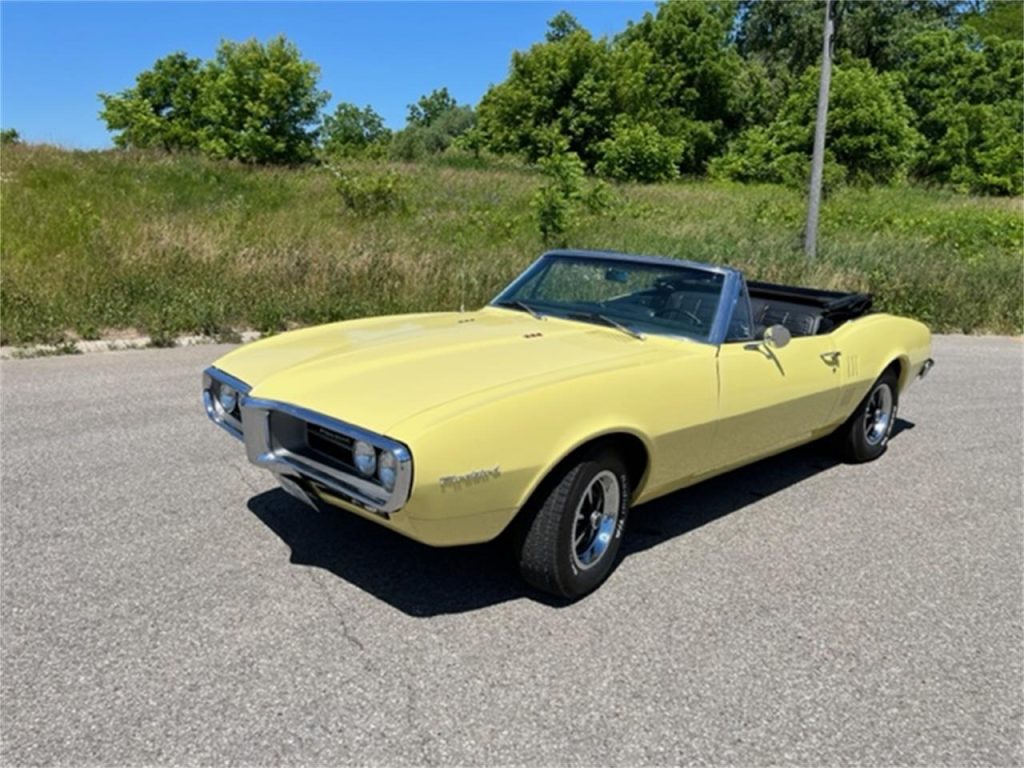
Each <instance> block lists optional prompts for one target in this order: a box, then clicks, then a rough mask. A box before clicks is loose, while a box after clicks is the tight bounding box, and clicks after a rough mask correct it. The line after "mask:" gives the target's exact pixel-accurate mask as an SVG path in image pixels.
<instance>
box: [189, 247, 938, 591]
mask: <svg viewBox="0 0 1024 768" xmlns="http://www.w3.org/2000/svg"><path fill="white" fill-rule="evenodd" d="M870 307H871V298H870V297H869V296H867V295H864V294H857V293H851V294H847V293H836V292H832V291H819V290H813V289H808V288H796V287H790V286H781V285H772V284H767V283H759V282H753V281H747V280H745V279H744V277H743V274H742V273H741V272H739V271H737V270H735V269H729V268H726V267H718V266H710V265H706V264H697V263H693V262H686V261H679V260H675V259H666V258H660V257H652V256H634V255H628V254H621V253H612V252H604V251H567V250H566V251H552V252H549V253H546V254H544V255H543V256H541V257H540V259H538V260H537V261H536V262H534V264H533V265H532V266H530V267H529V268H528V269H527V270H526V271H525V272H524V273H523V274H522V275H521V276H519V277H518V278H517V279H516V280H515V281H514V282H513V283H512V284H511V285H509V287H508V288H506V289H505V290H504V291H503V292H502V293H501V294H500V295H499V296H498V297H497V298H496V299H494V301H492V302H491V303H490V304H488V305H487V306H485V307H483V308H482V309H480V310H478V311H475V312H442V313H432V314H417V315H400V316H393V317H377V318H368V319H363V320H354V321H348V322H341V323H333V324H330V325H323V326H319V327H314V328H307V329H304V330H298V331H293V332H291V333H284V334H281V335H279V336H273V337H270V338H267V339H264V340H261V341H257V342H255V343H252V344H248V345H246V346H243V347H240V348H239V349H237V350H235V351H233V352H230V353H229V354H227V355H225V356H224V357H222V358H221V359H220V360H218V361H217V362H216V363H214V365H213V366H211V367H210V368H208V369H207V370H206V371H205V372H204V373H203V400H204V402H205V406H206V412H207V414H208V415H209V417H210V418H211V419H212V420H213V421H214V423H216V424H217V425H219V426H220V427H222V428H223V429H224V430H226V431H227V432H228V433H229V434H230V435H232V436H234V437H236V438H238V439H239V440H241V441H243V442H244V444H245V450H246V453H247V455H248V458H249V460H250V461H251V462H253V463H254V464H256V465H257V466H260V467H265V468H266V469H268V470H270V471H271V472H272V473H274V474H275V475H276V476H277V479H278V480H279V481H280V483H281V485H282V486H283V487H284V489H285V490H286V491H288V492H289V493H291V494H292V495H294V496H296V497H297V498H299V499H301V500H302V501H304V502H306V503H308V504H310V505H312V506H313V507H315V508H321V507H322V505H324V504H327V505H331V506H333V507H340V508H341V509H344V510H348V511H349V512H352V513H355V514H358V515H362V516H364V517H367V518H369V519H371V520H374V521H376V522H378V523H380V524H381V525H384V526H386V527H388V528H391V529H392V530H394V531H397V532H399V533H401V534H404V535H406V536H409V537H411V538H413V539H416V540H418V541H421V542H423V543H425V544H430V545H433V546H450V545H458V544H469V543H474V542H483V541H487V540H490V539H493V538H495V537H497V536H498V535H499V534H502V533H503V532H505V533H507V534H508V536H509V538H510V540H511V541H512V542H513V544H514V546H515V552H516V556H517V559H518V563H519V567H520V570H521V572H522V574H523V576H524V577H525V578H526V580H527V581H529V582H530V583H531V584H533V585H534V586H536V587H538V588H540V589H542V590H544V591H547V592H550V593H553V594H556V595H560V596H565V597H579V596H581V595H584V594H586V593H587V592H590V591H591V590H593V589H594V588H596V587H597V586H598V585H599V584H600V583H601V582H602V581H603V580H604V579H605V578H606V577H607V576H608V574H609V573H610V572H611V570H612V568H613V566H614V565H615V562H616V558H617V555H618V552H619V548H620V544H621V541H622V537H623V535H624V533H625V530H626V521H627V516H628V513H629V509H630V507H631V506H633V505H635V504H639V503H643V502H645V501H650V500H651V499H654V498H657V497H658V496H662V495H664V494H667V493H671V492H672V491H675V490H677V489H679V488H682V487H684V486H687V485H691V484H693V483H696V482H698V481H700V480H703V479H704V478H707V477H710V476H712V475H716V474H719V473H722V472H726V471H728V470H730V469H733V468H735V467H739V466H741V465H744V464H749V463H750V462H753V461H757V460H758V459H761V458H764V457H766V456H769V455H771V454H775V453H779V452H781V451H785V450H787V449H789V448H792V447H794V446H797V445H800V444H801V443H806V442H809V441H811V440H815V439H817V438H821V437H824V436H826V435H830V434H831V435H833V436H834V443H835V445H836V447H837V448H838V449H839V450H840V451H841V452H842V454H843V455H844V456H845V458H846V459H847V460H849V461H854V462H860V461H869V460H871V459H875V458H877V457H878V456H880V455H881V454H882V453H883V452H884V451H885V449H886V444H887V442H888V439H889V435H890V433H891V431H892V428H893V424H894V422H895V420H896V408H897V404H898V402H899V397H900V394H901V393H902V392H903V391H904V390H905V389H906V388H907V386H909V385H910V383H911V382H912V381H914V379H915V378H917V377H921V376H924V375H925V374H926V373H927V372H928V370H929V368H930V367H931V365H932V360H931V357H930V354H931V335H930V333H929V331H928V329H927V328H926V327H925V326H924V325H922V324H921V323H918V322H916V321H914V320H909V319H906V318H900V317H894V316H891V315H886V314H873V313H869V309H870Z"/></svg>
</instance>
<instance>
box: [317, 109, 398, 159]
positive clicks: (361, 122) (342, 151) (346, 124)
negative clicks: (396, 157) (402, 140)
mask: <svg viewBox="0 0 1024 768" xmlns="http://www.w3.org/2000/svg"><path fill="white" fill-rule="evenodd" d="M390 139H391V131H390V130H388V129H387V128H386V127H385V125H384V119H383V118H382V117H381V116H380V115H378V114H377V113H376V112H375V111H374V110H373V107H370V106H369V105H367V106H366V107H364V108H363V109H359V107H357V106H356V105H355V104H349V103H347V102H342V103H340V104H338V106H337V107H336V108H335V110H334V112H333V113H332V114H330V115H327V116H326V117H324V122H323V126H322V127H321V129H320V142H321V146H322V147H323V150H324V153H325V154H327V155H330V156H340V157H352V156H357V155H362V154H365V153H367V152H368V151H370V150H371V149H372V148H374V147H383V146H384V145H385V144H386V143H387V142H388V141H389V140H390Z"/></svg>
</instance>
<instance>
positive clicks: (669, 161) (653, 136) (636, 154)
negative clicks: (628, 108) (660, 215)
mask: <svg viewBox="0 0 1024 768" xmlns="http://www.w3.org/2000/svg"><path fill="white" fill-rule="evenodd" d="M598 151H599V153H600V155H601V159H600V160H599V161H598V163H597V167H596V170H597V172H598V173H599V174H600V175H601V176H606V177H608V178H610V179H615V180H616V181H643V182H655V181H668V180H669V179H673V178H675V177H676V176H678V175H679V171H678V164H679V159H680V157H681V155H682V154H683V142H682V141H681V140H679V139H671V138H668V137H666V136H662V135H661V134H660V133H659V132H658V129H657V128H655V127H654V126H653V125H651V124H650V123H636V124H630V123H629V122H627V121H624V120H620V121H618V122H617V123H616V124H615V128H614V129H613V132H612V138H610V139H606V140H604V141H602V142H601V143H600V144H599V145H598Z"/></svg>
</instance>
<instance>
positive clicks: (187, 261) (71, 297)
mask: <svg viewBox="0 0 1024 768" xmlns="http://www.w3.org/2000/svg"><path fill="white" fill-rule="evenodd" d="M480 165H481V164H479V163H473V162H469V161H466V160H463V161H460V163H459V166H460V167H455V165H454V164H450V163H434V164H418V165H402V164H396V165H392V166H389V168H390V169H391V171H393V172H394V173H396V174H398V176H399V177H400V179H399V180H400V184H399V188H400V190H401V194H402V195H403V196H404V199H403V205H402V206H400V207H398V208H397V210H395V211H392V212H384V213H379V214H376V215H360V213H359V212H358V211H355V210H352V208H351V206H346V205H344V204H343V202H342V199H341V196H340V195H339V193H338V191H337V189H336V178H335V176H333V175H332V174H331V173H330V172H329V171H328V170H327V169H324V168H313V167H307V168H301V169H258V168H250V167H245V166H241V165H235V164H228V163H220V162H214V161H210V160H205V159H202V158H199V157H193V156H167V155H161V154H147V153H123V152H69V151H65V150H61V149H57V148H53V147H46V146H15V147H5V148H4V150H3V155H2V157H0V174H2V180H0V270H2V271H0V337H2V341H3V343H5V344H7V343H25V342H33V341H58V340H61V339H64V338H67V337H68V336H70V335H77V336H81V337H84V338H93V337H96V336H98V335H100V334H102V333H104V332H105V331H106V330H108V329H123V328H138V329H139V330H141V331H145V332H148V333H150V334H153V335H154V336H156V337H160V338H166V337H167V336H169V335H172V334H175V333H179V332H204V333H210V334H216V333H219V332H222V331H225V330H226V329H229V328H237V327H243V326H248V327H255V328H257V329H260V330H264V331H274V330H280V329H282V328H285V327H288V326H290V325H292V324H308V323H318V322H325V321H329V320H336V319H343V318H350V317H357V316H363V315H373V314H384V313H397V312H411V311H427V310H439V309H457V308H458V307H460V306H461V305H465V306H466V307H474V306H478V305H480V304H482V303H484V302H486V301H487V300H489V299H490V298H491V297H492V296H493V295H494V294H495V293H497V291H498V290H499V289H500V288H501V287H502V286H503V285H504V284H505V283H506V282H508V281H509V280H510V279H511V278H512V277H513V276H515V275H516V274H517V273H518V272H519V271H521V270H522V269H523V268H524V267H525V266H526V265H527V264H528V263H530V262H531V261H532V260H533V259H534V258H536V256H537V254H538V253H539V252H540V251H541V250H542V249H543V247H542V244H541V240H540V235H539V233H538V230H537V225H536V222H535V220H534V218H533V214H532V211H531V206H530V200H531V197H532V196H533V193H534V191H535V189H536V188H537V186H538V185H539V183H540V178H539V176H537V175H536V174H534V173H533V172H531V171H529V170H526V169H521V168H516V167H513V166H509V165H507V164H504V165H502V166H501V167H497V166H496V167H486V166H484V167H479V166H480ZM379 171H380V167H379V166H375V165H372V164H358V163H357V164H354V165H350V166H349V167H347V168H346V173H348V174H350V175H351V174H357V175H358V174H373V173H378V172H379ZM613 198H614V200H613V203H612V205H611V207H610V208H608V209H607V210H604V211H600V212H590V211H588V210H587V209H586V208H585V207H582V206H581V208H580V212H579V214H578V221H577V224H576V227H575V228H574V229H573V231H572V232H571V233H570V242H571V244H572V245H574V246H577V247H582V248H603V249H615V250H625V251H634V252H643V253H657V254H663V255H669V256H679V257H684V258H689V259H694V260H698V261H710V262H718V263H726V264H731V265H734V266H737V267H740V268H743V269H745V270H747V273H748V274H749V275H750V276H751V277H754V278H760V279H768V280H776V281H783V282H794V283H803V284H807V285H812V286H819V287H825V288H842V289H849V290H867V291H871V292H873V293H874V294H875V295H876V304H877V305H878V306H880V307H881V308H883V309H886V310H889V311H893V312H897V313H901V314H907V315H911V316H914V317H918V318H920V319H921V320H924V321H925V322H927V323H929V324H930V325H931V326H932V327H933V328H934V329H935V330H939V331H967V332H1004V333H1019V332H1020V331H1021V328H1022V324H1024V317H1022V315H1024V309H1022V304H1024V301H1022V292H1024V284H1022V247H1024V245H1022V244H1024V220H1022V208H1021V200H1019V199H1016V200H1006V199H981V198H971V197H964V196H959V195H955V194H952V193H948V192H941V191H930V190H924V189H915V188H892V189H889V188H883V189H871V190H854V189H850V190H842V191H840V192H839V193H837V194H835V195H834V196H833V197H831V198H830V199H828V200H827V201H826V204H825V208H824V214H823V221H822V235H821V238H822V241H821V245H820V247H819V254H820V258H819V259H818V261H816V262H813V263H808V262H806V261H805V260H804V259H803V257H802V256H801V255H800V243H799V235H800V230H801V224H802V217H803V211H804V201H803V197H802V195H800V194H799V193H797V192H794V191H791V190H787V189H784V188H780V187H773V186H738V185H737V186H733V185H728V184H721V183H712V182H704V181H702V182H691V183H674V184H663V185H654V186H640V185H623V186H619V187H615V188H614V193H613Z"/></svg>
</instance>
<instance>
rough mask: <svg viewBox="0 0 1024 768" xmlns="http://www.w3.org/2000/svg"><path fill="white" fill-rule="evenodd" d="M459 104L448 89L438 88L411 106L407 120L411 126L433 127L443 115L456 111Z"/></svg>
mask: <svg viewBox="0 0 1024 768" xmlns="http://www.w3.org/2000/svg"><path fill="white" fill-rule="evenodd" d="M457 107H458V104H457V103H456V102H455V99H454V98H452V95H451V94H450V93H448V89H447V88H438V89H436V90H433V91H431V92H430V94H429V95H427V96H420V98H419V101H417V102H416V103H415V104H410V105H409V116H408V118H407V120H406V122H408V124H409V125H413V126H417V127H419V128H426V127H427V126H429V125H432V124H433V123H434V122H435V121H436V120H438V119H440V117H441V116H442V115H444V114H445V113H447V112H450V111H452V110H453V109H456V108H457Z"/></svg>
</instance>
